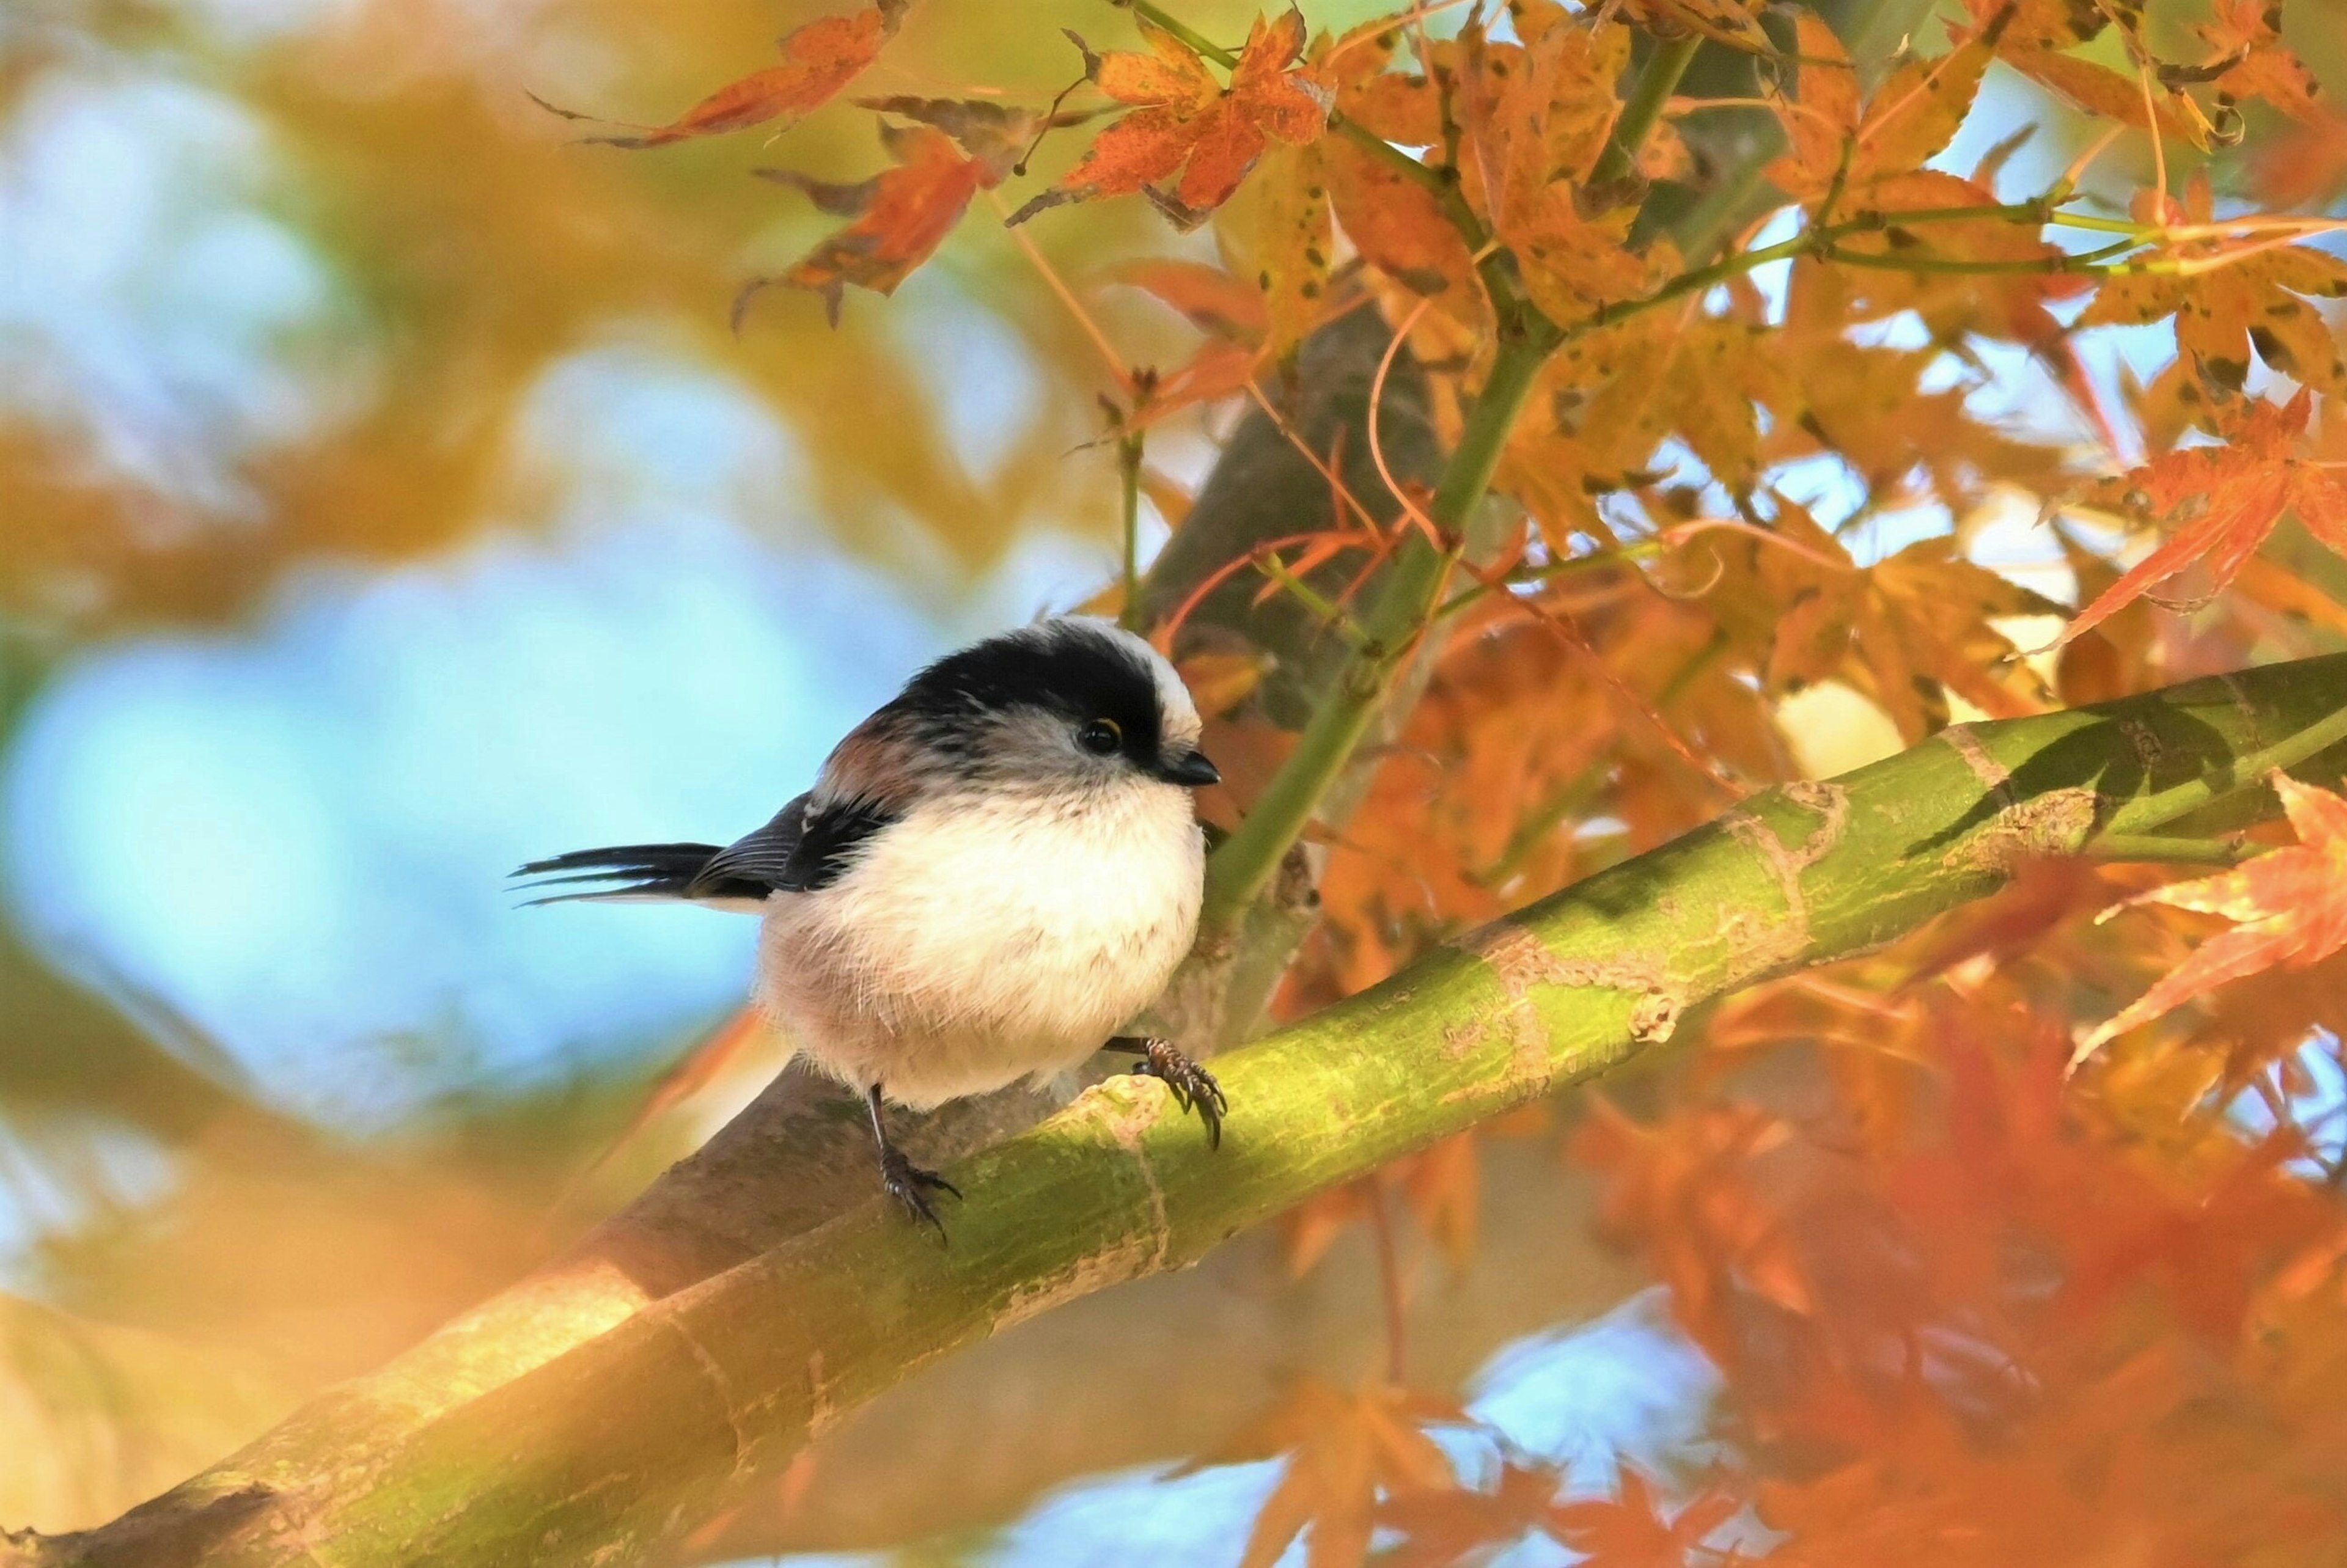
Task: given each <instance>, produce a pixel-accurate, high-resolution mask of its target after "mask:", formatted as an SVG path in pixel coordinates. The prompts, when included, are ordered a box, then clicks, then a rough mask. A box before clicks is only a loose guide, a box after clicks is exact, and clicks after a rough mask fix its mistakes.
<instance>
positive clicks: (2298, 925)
mask: <svg viewBox="0 0 2347 1568" xmlns="http://www.w3.org/2000/svg"><path fill="white" fill-rule="evenodd" d="M2270 781H2271V783H2272V784H2273V787H2274V793H2275V794H2279V795H2280V796H2281V806H2282V810H2283V811H2284V812H2286V813H2288V814H2289V816H2290V825H2291V827H2292V828H2294V829H2295V830H2297V833H2298V844H2297V845H2296V847H2293V848H2282V849H2275V850H2270V851H2269V852H2267V853H2266V854H2264V855H2261V856H2258V857H2257V858H2256V859H2254V860H2251V861H2250V862H2249V863H2248V864H2247V865H2245V866H2238V867H2236V868H2235V869H2233V870H2231V871H2226V872H2220V873H2219V874H2218V875H2217V876H2203V877H2200V878H2198V879H2197V880H2195V881H2191V882H2178V883H2172V884H2170V885H2169V886H2166V887H2155V888H2153V889H2152V890H2151V891H2150V892H2148V893H2143V894H2138V895H2137V896H2136V897H2133V898H2130V899H2127V901H2126V902H2125V903H2121V904H2116V905H2113V906H2112V907H2110V908H2108V909H2106V910H2104V911H2103V913H2102V914H2101V915H2100V916H2098V917H2096V918H2097V919H2098V920H2106V919H2108V918H2110V917H2111V916H2113V915H2115V914H2116V913H2117V912H2118V911H2119V910H2121V909H2125V908H2129V907H2133V906H2135V905H2137V904H2165V905H2167V906H2168V907H2170V908H2174V909H2190V910H2193V911H2195V912H2197V913H2199V914H2203V915H2221V916H2223V917H2225V918H2226V919H2228V920H2230V921H2232V922H2233V928H2232V929H2231V930H2229V931H2227V932H2225V933H2224V934H2223V935H2222V936H2219V937H2215V938H2210V939H2209V940H2208V941H2206V942H2203V943H2201V944H2200V946H2199V947H2198V948H2194V949H2193V952H2192V956H2191V957H2190V958H2187V959H2186V960H2185V961H2184V962H2183V963H2182V964H2181V965H2179V966H2178V968H2175V969H2174V970H2172V971H2170V972H2169V973H2168V974H2167V975H2165V976H2163V977H2161V979H2159V981H2158V982H2157V984H2155V985H2154V986H2153V987H2152V988H2151V989H2149V990H2147V991H2146V992H2144V994H2143V995H2142V996H2140V997H2137V999H2135V1000H2134V1001H2132V1002H2130V1003H2128V1004H2127V1007H2125V1008H2124V1009H2121V1010H2120V1011H2119V1012H2118V1014H2117V1015H2116V1017H2113V1018H2110V1019H2107V1020H2105V1021H2104V1022H2103V1023H2101V1024H2100V1025H2098V1026H2096V1028H2095V1029H2094V1030H2091V1031H2089V1032H2088V1033H2087V1034H2086V1037H2085V1038H2084V1039H2082V1040H2079V1041H2078V1049H2077V1050H2076V1052H2075V1054H2074V1055H2073V1056H2072V1057H2071V1059H2070V1064H2071V1065H2072V1066H2073V1067H2075V1066H2076V1065H2077V1064H2078V1063H2079V1062H2081V1061H2085V1060H2086V1058H2087V1057H2089V1056H2091V1055H2093V1054H2094V1053H2095V1051H2096V1050H2098V1049H2100V1048H2101V1047H2102V1045H2103V1044H2104V1043H2105V1042H2106V1041H2108V1040H2115V1039H2116V1038H2117V1037H2118V1036H2120V1035H2122V1034H2125V1033H2126V1032H2127V1030H2131V1029H2133V1028H2135V1027H2136V1026H2137V1025H2138V1024H2144V1023H2148V1022H2150V1021H2151V1020H2153V1019H2156V1018H2157V1017H2159V1016H2160V1015H2161V1014H2163V1013H2165V1012H2168V1010H2169V1009H2173V1008H2176V1007H2179V1006H2181V1005H2182V1004H2183V1003H2185V1002H2188V1001H2189V1000H2191V999H2193V998H2194V997H2197V996H2198V995H2200V994H2201V993H2202V992H2204V991H2207V990H2209V989H2213V988H2215V987H2217V986H2220V985H2223V984H2224V983H2225V982H2226V981H2227V980H2237V979H2241V978H2242V977H2244V976H2247V975H2254V974H2257V973H2260V971H2262V970H2265V969H2270V968H2276V967H2280V968H2291V969H2302V968H2307V967H2309V966H2310V965H2312V964H2314V963H2316V962H2318V961H2319V960H2321V959H2322V958H2328V957H2330V956H2331V955H2332V954H2333V953H2335V952H2337V951H2339V950H2340V949H2341V948H2347V797H2342V796H2341V795H2338V794H2333V793H2332V792H2331V791H2329V790H2326V789H2318V788H2317V787H2315V786H2314V785H2312V784H2301V783H2300V782H2299V781H2298V780H2296V779H2294V778H2291V776H2290V775H2289V774H2284V773H2275V774H2270Z"/></svg>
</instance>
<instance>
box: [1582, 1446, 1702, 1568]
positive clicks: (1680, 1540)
mask: <svg viewBox="0 0 2347 1568" xmlns="http://www.w3.org/2000/svg"><path fill="white" fill-rule="evenodd" d="M1621 1477H1622V1479H1621V1481H1620V1489H1621V1495H1620V1497H1618V1498H1595V1499H1591V1500H1590V1501H1583V1502H1564V1503H1559V1504H1557V1505H1556V1506H1555V1507H1553V1508H1552V1509H1550V1510H1549V1512H1548V1519H1547V1521H1546V1525H1547V1529H1548V1532H1549V1533H1550V1534H1552V1535H1553V1536H1555V1537H1556V1538H1557V1540H1558V1541H1559V1542H1563V1544H1564V1545H1566V1546H1569V1547H1571V1548H1572V1549H1573V1550H1574V1551H1575V1552H1579V1553H1584V1554H1585V1555H1584V1556H1583V1559H1582V1560H1583V1562H1584V1563H1587V1564H1589V1568H1681V1565H1682V1564H1684V1563H1686V1561H1687V1559H1688V1557H1689V1556H1691V1555H1692V1554H1694V1553H1696V1552H1697V1551H1699V1550H1700V1549H1701V1548H1702V1546H1703V1542H1704V1540H1705V1538H1706V1536H1708V1535H1710V1534H1711V1532H1713V1531H1715V1530H1717V1529H1718V1528H1719V1527H1720V1526H1721V1525H1723V1524H1725V1523H1727V1521H1728V1520H1730V1519H1732V1518H1733V1517H1735V1514H1736V1511H1737V1507H1738V1506H1739V1504H1738V1503H1737V1501H1736V1499H1734V1498H1732V1497H1728V1496H1726V1495H1725V1494H1723V1493H1719V1492H1706V1493H1705V1494H1703V1495H1702V1496H1700V1497H1697V1498H1696V1499H1694V1500H1693V1501H1690V1502H1688V1503H1687V1505H1686V1507H1685V1508H1682V1509H1681V1510H1679V1512H1678V1513H1677V1514H1676V1516H1675V1517H1673V1518H1670V1519H1665V1518H1664V1517H1663V1514H1662V1511H1661V1509H1660V1508H1659V1507H1658V1506H1657V1505H1656V1500H1655V1492H1654V1488H1653V1487H1652V1486H1650V1485H1649V1484H1647V1481H1646V1478H1645V1476H1643V1475H1641V1474H1639V1473H1638V1471H1635V1470H1634V1469H1631V1468H1630V1467H1628V1466H1626V1465H1625V1466H1624V1467H1623V1469H1622V1472H1621Z"/></svg>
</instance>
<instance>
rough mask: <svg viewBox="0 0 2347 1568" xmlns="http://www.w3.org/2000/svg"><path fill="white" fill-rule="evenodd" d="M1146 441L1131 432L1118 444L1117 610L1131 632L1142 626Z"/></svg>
mask: <svg viewBox="0 0 2347 1568" xmlns="http://www.w3.org/2000/svg"><path fill="white" fill-rule="evenodd" d="M1147 439H1148V436H1147V433H1146V432H1145V431H1143V430H1128V431H1126V432H1125V433H1124V434H1123V435H1122V436H1118V437H1117V442H1116V477H1117V485H1118V490H1119V498H1120V501H1121V504H1122V523H1123V527H1124V559H1123V562H1122V566H1123V570H1122V574H1121V578H1122V585H1123V589H1124V602H1123V603H1122V605H1120V606H1118V608H1117V612H1116V621H1117V624H1118V625H1119V626H1122V627H1125V628H1126V629H1128V630H1131V629H1133V628H1136V627H1138V626H1139V625H1140V624H1141V455H1142V448H1143V443H1144V442H1145V441H1146V440H1147Z"/></svg>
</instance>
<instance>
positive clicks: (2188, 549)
mask: <svg viewBox="0 0 2347 1568" xmlns="http://www.w3.org/2000/svg"><path fill="white" fill-rule="evenodd" d="M2310 405H2311V394H2310V393H2308V392H2307V391H2306V390H2305V389H2303V388H2301V389H2300V391H2299V394H2298V395H2297V396H2295V397H2293V398H2291V400H2290V402H2288V403H2287V404H2274V403H2265V402H2260V403H2258V404H2256V405H2253V406H2252V407H2251V408H2250V412H2249V414H2248V415H2247V416H2246V417H2244V418H2242V419H2241V420H2240V421H2239V424H2238V425H2236V426H2235V428H2234V430H2233V432H2232V440H2231V442H2230V444H2229V445H2227V446H2192V447H2187V448H2185V449H2183V450H2181V451H2176V452H2170V453H2168V454H2167V455H2166V456H2162V457H2158V458H2156V459H2154V460H2153V461H2152V462H2150V463H2148V464H2147V465H2145V466H2143V467H2140V468H2137V469H2136V470H2135V471H2134V472H2132V473H2130V474H2127V475H2126V476H2124V477H2120V478H2116V479H2106V480H2105V481H2103V483H2102V484H2101V485H2099V486H2097V487H2096V489H2095V491H2094V493H2093V494H2092V495H2091V496H2090V497H2089V500H2090V501H2099V502H2101V503H2102V504H2104V505H2107V506H2113V507H2114V508H2115V509H2124V510H2130V511H2137V512H2140V513H2144V514H2147V515H2149V516H2151V517H2155V518H2161V519H2164V520H2169V521H2174V522H2178V523H2180V524H2181V526H2180V527H2178V528H2177V530H2176V531H2175V532H2174V533H2173V534H2170V535H2169V536H2168V541H2167V542H2166V543H2165V544H2162V545H2161V546H2160V547H2159V548H2157V549H2156V550H2154V551H2152V552H2151V554H2149V555H2147V556H2146V557H2144V559H2142V560H2140V561H2138V562H2137V564H2136V565H2135V566H2134V567H2132V568H2130V569H2128V570H2127V572H2126V573H2125V574H2124V575H2123V576H2121V577H2120V579H2118V581H2116V582H2115V583H2113V584H2111V586H2110V587H2109V588H2107V589H2104V590H2103V592H2102V593H2101V594H2100V595H2099V596H2098V597H2097V598H2096V600H2095V601H2094V602H2093V603H2092V604H2089V605H2088V606H2086V609H2085V610H2081V611H2079V612H2078V615H2077V617H2076V618H2075V620H2072V621H2071V622H2070V624H2069V625H2068V626H2067V627H2066V628H2065V629H2064V630H2063V632H2062V636H2061V639H2060V641H2061V642H2068V641H2073V640H2074V639H2075V638H2076V637H2077V636H2079V634H2081V633H2082V632H2084V631H2086V630H2087V629H2089V628H2090V627H2093V626H2095V625H2096V624H2097V623H2098V622H2100V621H2102V620H2105V619H2106V618H2107V617H2108V616H2109V615H2111V614H2112V613H2113V612H2114V611H2116V610H2119V609H2121V608H2123V607H2124V606H2126V605H2127V604H2128V603H2130V602H2132V601H2133V600H2136V599H2137V598H2138V597H2140V596H2141V595H2142V594H2144V593H2145V592H2146V591H2147V590H2148V589H2150V588H2151V587H2152V586H2153V585H2154V584H2155V583H2161V582H2165V581H2167V580H2168V579H2169V578H2171V577H2174V576H2175V575H2176V574H2177V573H2178V572H2180V571H2182V570H2183V569H2185V568H2186V567H2188V566H2189V565H2191V564H2192V563H2193V562H2194V561H2197V560H2200V559H2203V558H2206V559H2207V560H2208V563H2209V579H2210V581H2209V592H2210V593H2215V592H2217V591H2219V589H2222V588H2223V587H2224V586H2225V585H2226V584H2227V583H2229V582H2230V581H2231V580H2232V579H2233V574H2234V573H2236V572H2238V571H2239V570H2240V569H2241V563H2242V562H2243V561H2245V560H2247V559H2249V557H2250V552H2251V551H2253V550H2255V549H2256V548H2258V546H2259V545H2260V544H2261V543H2263V542H2264V540H2265V537H2266V536H2267V535H2268V534H2270V533H2271V532H2273V528H2274V524H2275V523H2277V522H2279V521H2280V519H2281V514H2282V512H2283V510H2284V509H2285V508H2288V507H2296V508H2297V511H2298V518H2299V521H2301V523H2304V524H2305V525H2306V531H2307V532H2309V533H2311V534H2312V535H2313V536H2314V537H2315V538H2318V539H2320V540H2321V541H2322V542H2323V543H2324V544H2326V545H2328V546H2330V547H2331V548H2332V549H2334V550H2337V551H2338V552H2339V553H2340V554H2341V555H2347V475H2342V474H2341V473H2339V472H2338V471H2337V470H2335V469H2329V468H2323V467H2319V466H2315V465H2314V464H2312V463H2309V462H2306V461H2305V460H2303V459H2301V458H2300V457H2297V456H2293V455H2292V453H2291V448H2292V447H2293V446H2296V445H2297V439H2298V436H2299V433H2300V432H2301V431H2302V430H2304V429H2305V428H2306V419H2307V414H2308V410H2309V407H2310ZM2056 646H2059V643H2057V644H2056Z"/></svg>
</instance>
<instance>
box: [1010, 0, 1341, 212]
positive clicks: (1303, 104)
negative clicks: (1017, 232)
mask: <svg viewBox="0 0 2347 1568" xmlns="http://www.w3.org/2000/svg"><path fill="white" fill-rule="evenodd" d="M1139 25H1140V28H1141V36H1142V40H1143V42H1144V43H1146V44H1147V45H1148V46H1149V48H1148V52H1147V53H1145V54H1144V53H1140V52H1137V51H1126V50H1115V51H1112V52H1110V53H1108V54H1105V55H1095V54H1094V53H1092V48H1091V46H1089V45H1087V44H1086V43H1085V42H1084V41H1083V39H1082V38H1081V37H1079V36H1077V35H1075V34H1073V33H1070V34H1069V35H1068V36H1069V37H1071V38H1073V39H1074V40H1075V45H1076V47H1077V48H1079V49H1081V50H1082V51H1083V56H1084V74H1085V75H1086V76H1087V77H1090V78H1091V79H1092V84H1093V85H1094V86H1095V87H1099V88H1100V89H1101V91H1102V92H1104V93H1106V94H1107V95H1108V96H1109V97H1112V98H1114V99H1115V100H1116V101H1117V102H1119V103H1121V104H1126V105H1129V106H1131V107H1132V111H1133V112H1131V113H1129V114H1127V115H1126V116H1124V118H1122V119H1120V120H1118V121H1117V122H1116V123H1115V124H1114V125H1112V126H1111V127H1109V128H1107V129H1106V130H1104V131H1102V132H1101V134H1100V136H1099V137H1098V138H1096V139H1095V140H1094V141H1093V143H1092V149H1091V150H1090V151H1088V152H1086V153H1085V154H1084V157H1083V159H1082V161H1081V162H1080V163H1078V164H1077V165H1076V166H1075V168H1073V169H1070V170H1068V172H1067V173H1066V174H1065V175H1063V176H1061V179H1060V182H1059V183H1058V184H1057V185H1055V186H1053V187H1052V188H1051V190H1046V191H1044V192H1043V193H1042V194H1041V195H1040V196H1038V197H1036V198H1035V199H1034V200H1031V201H1030V202H1028V203H1027V204H1026V205H1025V206H1024V207H1021V208H1020V209H1019V210H1018V211H1016V212H1014V213H1012V214H1011V215H1010V221H1011V222H1013V223H1023V222H1025V221H1026V220H1028V219H1030V218H1031V217H1033V216H1034V215H1035V214H1036V213H1038V212H1040V211H1042V210H1045V209H1046V208H1050V207H1057V206H1059V205H1061V203H1062V202H1069V201H1089V200H1092V199H1093V198H1095V197H1101V196H1126V195H1131V194H1132V193H1133V192H1135V191H1147V192H1148V193H1149V194H1150V196H1151V198H1152V199H1153V200H1154V201H1155V202H1156V203H1157V205H1158V207H1159V208H1160V209H1161V210H1163V211H1164V212H1165V213H1166V214H1167V215H1168V216H1169V217H1171V218H1173V220H1174V221H1175V223H1177V224H1178V225H1180V226H1181V227H1183V228H1194V227H1195V226H1196V225H1197V224H1198V223H1200V222H1202V221H1204V219H1205V215H1206V214H1207V213H1209V212H1211V211H1213V210H1214V209H1215V208H1217V207H1220V206H1221V205H1222V204H1223V203H1224V202H1225V201H1226V200H1229V199H1230V195H1231V192H1233V191H1234V190H1237V189H1238V187H1239V182H1240V181H1241V180H1243V179H1245V178H1246V176H1247V171H1248V170H1249V169H1253V168H1254V167H1255V159H1258V158H1260V157H1262V156H1263V152H1264V149H1266V147H1268V146H1269V145H1270V144H1271V142H1272V141H1273V140H1275V139H1276V140H1279V141H1285V142H1298V143H1300V142H1308V141H1311V140H1313V139H1314V138H1317V137H1318V136H1319V134H1320V133H1321V131H1322V130H1324V129H1326V128H1327V124H1328V112H1329V109H1330V108H1331V107H1332V106H1333V104H1334V102H1335V99H1334V97H1333V95H1332V94H1330V92H1329V91H1328V89H1327V87H1324V86H1323V85H1322V84H1321V83H1320V82H1319V81H1318V80H1317V78H1316V77H1314V76H1313V75H1312V73H1311V72H1309V71H1307V70H1297V69H1295V68H1294V67H1295V65H1296V60H1297V58H1298V57H1299V56H1301V55H1302V54H1303V53H1304V36H1305V28H1304V15H1303V13H1302V12H1300V11H1296V10H1294V9H1290V10H1289V11H1288V13H1287V15H1285V16H1282V17H1281V18H1280V19H1279V20H1278V21H1276V22H1267V21H1266V20H1265V19H1264V18H1263V17H1261V16H1257V17H1256V18H1255V26H1253V27H1252V28H1251V29H1250V30H1249V31H1248V34H1247V41H1246V47H1245V49H1244V50H1242V51H1241V52H1240V54H1239V62H1238V64H1237V65H1236V66H1235V67H1233V69H1232V71H1231V82H1230V86H1229V87H1218V86H1216V85H1215V82H1214V76H1213V74H1212V73H1210V72H1209V71H1208V70H1207V69H1206V63H1205V62H1204V60H1202V59H1200V58H1199V57H1198V56H1197V55H1196V54H1195V53H1194V52H1193V51H1192V50H1191V48H1190V46H1188V45H1186V44H1184V43H1183V42H1182V40H1181V39H1179V38H1177V37H1175V36H1173V34H1171V33H1169V32H1167V31H1165V29H1163V28H1162V27H1160V26H1156V25H1155V24H1154V23H1152V22H1150V21H1148V20H1146V19H1145V18H1144V19H1143V20H1141V22H1140V24H1139ZM1176 173H1178V174H1179V175H1180V176H1181V179H1180V180H1179V181H1178V182H1177V183H1176V184H1175V185H1174V187H1173V190H1170V191H1165V190H1158V189H1157V188H1156V186H1155V182H1156V181H1158V180H1161V179H1170V178H1172V177H1173V175H1175V174H1176Z"/></svg>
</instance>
